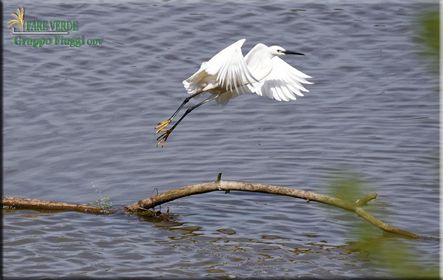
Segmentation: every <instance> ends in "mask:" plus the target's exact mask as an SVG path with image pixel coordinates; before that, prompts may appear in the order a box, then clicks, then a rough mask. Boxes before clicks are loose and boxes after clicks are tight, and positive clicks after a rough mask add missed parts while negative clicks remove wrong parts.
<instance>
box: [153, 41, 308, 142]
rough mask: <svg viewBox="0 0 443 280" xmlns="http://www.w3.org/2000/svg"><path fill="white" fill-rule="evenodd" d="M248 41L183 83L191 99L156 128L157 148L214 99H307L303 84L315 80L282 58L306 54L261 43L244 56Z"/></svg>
mask: <svg viewBox="0 0 443 280" xmlns="http://www.w3.org/2000/svg"><path fill="white" fill-rule="evenodd" d="M245 41H246V39H241V40H238V41H237V42H235V43H233V44H231V45H230V46H228V47H226V48H225V49H223V50H221V51H220V52H219V53H217V54H216V55H215V56H214V57H212V58H211V59H210V60H209V61H206V62H203V63H202V64H201V66H200V69H199V70H198V71H197V72H195V73H194V74H193V75H192V76H190V77H189V78H187V79H186V80H184V81H183V85H184V87H185V89H186V91H187V92H188V94H189V96H188V97H187V98H185V100H184V101H183V102H182V104H181V105H180V106H179V107H178V109H177V110H176V111H175V112H174V114H172V116H171V117H169V118H168V119H166V120H163V121H161V122H159V123H158V124H157V126H156V127H155V129H156V133H157V134H158V133H161V134H160V136H159V137H158V138H157V145H163V144H165V143H166V140H167V139H168V137H169V135H170V134H171V133H172V131H173V130H174V129H175V128H176V127H177V125H178V124H179V123H180V122H181V121H182V120H183V119H184V118H185V117H186V116H187V115H188V114H189V113H190V112H191V111H192V110H194V109H195V108H197V107H199V106H201V105H203V104H205V103H208V102H210V101H212V100H216V101H217V102H219V103H226V102H227V100H229V99H230V98H232V97H234V96H237V95H240V94H246V93H255V94H257V95H259V96H267V97H269V98H272V99H275V100H277V101H291V100H295V99H296V96H303V92H308V90H307V89H305V88H304V87H303V85H302V84H312V83H311V82H309V81H307V80H306V79H308V78H311V77H310V76H308V75H306V74H304V73H303V72H301V71H299V70H297V69H295V68H294V67H292V66H291V65H289V64H287V63H286V62H285V61H283V60H282V59H281V58H280V57H282V56H284V55H287V54H293V55H303V54H302V53H299V52H294V51H288V50H286V49H284V48H282V47H280V46H270V47H268V46H266V45H264V44H262V43H259V44H257V45H255V46H254V47H253V48H252V49H251V50H250V51H249V52H248V53H247V54H246V56H243V54H242V50H241V47H242V45H243V43H244V42H245ZM206 92H209V93H210V94H211V95H210V96H209V97H208V98H206V99H204V100H203V101H201V102H200V103H198V104H196V105H194V106H191V107H189V108H188V109H187V110H186V112H185V113H184V114H183V115H182V117H181V118H180V119H178V121H177V122H176V123H175V124H174V125H173V126H172V127H171V128H169V129H168V126H169V124H170V123H171V122H172V121H173V120H174V118H175V117H176V115H177V114H178V113H179V112H180V110H181V109H182V108H183V107H184V106H185V105H186V104H187V103H188V102H189V100H191V99H192V98H194V97H196V96H198V95H200V94H203V93H206Z"/></svg>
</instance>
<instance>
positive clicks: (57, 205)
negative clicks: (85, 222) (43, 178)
mask: <svg viewBox="0 0 443 280" xmlns="http://www.w3.org/2000/svg"><path fill="white" fill-rule="evenodd" d="M2 205H3V206H7V207H9V208H16V209H32V210H49V211H75V212H82V213H90V214H110V213H113V212H114V211H115V210H112V209H103V208H100V207H96V206H92V205H88V204H77V203H66V202H59V201H49V200H40V199H31V198H23V197H10V196H7V197H4V198H3V201H2Z"/></svg>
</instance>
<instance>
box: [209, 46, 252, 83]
mask: <svg viewBox="0 0 443 280" xmlns="http://www.w3.org/2000/svg"><path fill="white" fill-rule="evenodd" d="M245 41H246V39H241V40H238V41H237V42H235V43H234V44H232V45H230V46H229V47H227V48H225V49H223V50H222V51H220V52H219V53H218V54H216V55H215V56H214V57H213V58H211V59H210V60H209V61H208V62H207V64H206V70H205V71H206V72H207V73H208V74H209V75H214V76H216V77H217V78H216V79H217V81H218V83H219V85H220V86H221V87H223V88H224V89H226V90H233V89H236V88H238V87H240V86H242V85H245V84H249V83H253V82H256V81H257V80H256V79H255V78H254V76H252V74H251V72H250V71H249V68H248V65H247V64H246V60H245V58H244V57H243V54H242V51H241V47H242V46H243V43H244V42H245Z"/></svg>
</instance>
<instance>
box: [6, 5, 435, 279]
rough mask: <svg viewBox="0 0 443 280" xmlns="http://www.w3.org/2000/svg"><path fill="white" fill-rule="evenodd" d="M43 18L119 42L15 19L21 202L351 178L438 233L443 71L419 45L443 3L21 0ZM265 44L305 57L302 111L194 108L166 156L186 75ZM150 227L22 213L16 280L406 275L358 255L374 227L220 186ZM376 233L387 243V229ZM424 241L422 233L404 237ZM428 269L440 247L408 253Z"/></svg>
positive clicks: (11, 270) (424, 229)
mask: <svg viewBox="0 0 443 280" xmlns="http://www.w3.org/2000/svg"><path fill="white" fill-rule="evenodd" d="M3 5H4V7H3V8H4V11H3V16H4V19H3V26H6V22H7V20H9V19H10V14H11V13H12V12H13V11H15V10H16V9H17V7H18V6H21V5H24V6H25V11H26V18H25V20H37V19H46V20H53V19H70V20H77V21H78V22H79V31H77V32H73V33H72V36H77V37H78V36H82V35H83V36H85V37H87V38H102V39H104V42H103V45H102V46H101V47H89V46H82V47H80V48H74V47H73V48H69V47H66V46H45V47H43V48H33V47H29V46H16V45H13V44H12V41H11V40H12V39H11V38H12V35H11V34H10V32H9V31H8V30H7V29H6V28H4V29H3V40H4V72H3V75H4V84H3V89H4V96H3V106H4V107H3V116H4V122H3V141H4V146H3V149H4V154H3V160H4V161H3V164H4V173H3V174H4V177H3V183H4V185H3V186H4V189H3V192H4V194H5V195H14V196H24V197H31V198H39V199H49V200H59V201H67V202H78V203H90V202H93V201H95V200H96V199H97V198H102V197H105V196H108V197H109V198H110V200H111V202H112V203H113V205H114V206H117V207H119V206H123V205H127V204H130V203H133V202H135V201H137V200H139V199H141V198H145V197H148V196H150V195H152V194H154V193H155V192H156V190H158V191H159V192H163V191H167V190H170V189H172V188H176V187H181V186H184V185H189V184H193V183H199V182H206V181H212V180H214V179H215V178H216V176H217V174H218V173H219V172H222V173H223V179H225V180H239V181H251V182H260V183H269V184H274V185H284V186H292V187H296V188H299V189H303V190H311V191H315V192H319V193H324V194H331V193H332V192H333V190H332V189H331V187H330V186H331V181H332V180H333V178H335V177H336V176H337V174H340V173H348V172H351V173H357V174H359V178H360V179H361V180H363V181H364V186H366V187H367V189H365V192H366V191H367V192H369V191H375V192H377V193H378V194H379V196H378V198H377V200H375V201H373V202H371V205H372V207H371V208H370V209H371V212H372V213H374V214H375V215H376V216H378V217H380V218H381V219H383V220H384V221H386V222H389V223H393V224H394V225H396V226H398V227H400V228H404V229H407V230H411V231H414V232H418V233H422V234H430V235H438V234H439V212H438V206H439V197H438V196H439V170H438V169H439V138H438V137H439V132H438V131H439V96H438V88H439V75H438V71H437V69H438V67H437V66H436V63H435V61H433V58H432V57H430V56H427V55H426V54H425V52H426V50H425V49H424V48H423V46H422V45H421V44H419V43H418V42H417V40H416V39H417V38H418V36H419V33H418V29H419V28H418V23H417V19H418V17H419V15H420V14H421V13H422V12H423V11H428V10H432V9H437V8H438V2H413V1H397V2H387V3H386V2H382V1H372V2H366V3H360V2H351V1H328V2H324V3H315V2H314V1H312V3H310V2H308V1H304V2H295V1H280V2H274V3H273V4H270V3H268V4H267V3H265V2H252V1H251V2H249V1H248V2H241V1H240V2H238V1H232V2H228V1H218V2H217V1H216V2H214V3H212V4H209V3H207V2H203V1H201V2H200V1H184V2H182V1H147V3H145V2H143V1H139V2H123V1H92V2H80V1H73V2H70V4H63V3H62V2H59V1H48V2H41V3H36V2H35V1H8V2H6V3H4V4H3ZM241 38H246V39H247V41H246V43H245V45H244V49H243V50H244V53H246V52H247V51H248V50H249V49H250V48H251V47H253V46H254V45H255V44H256V43H258V42H263V43H265V44H268V45H273V44H277V45H281V46H283V47H286V48H287V49H291V50H295V51H299V52H303V53H305V56H303V57H300V56H296V57H292V56H288V57H285V58H284V59H285V60H286V61H287V62H288V63H289V64H291V65H293V66H295V67H297V68H298V69H299V70H301V71H303V72H305V73H306V74H308V75H310V76H312V77H313V79H312V81H313V82H314V83H315V84H313V85H308V89H309V90H310V92H309V93H308V94H306V96H305V97H303V98H297V100H296V101H295V102H288V103H285V102H277V101H273V100H270V99H267V98H265V97H258V96H255V95H245V96H240V97H237V98H235V99H233V100H232V101H231V102H230V103H228V105H226V106H223V107H222V106H220V105H217V104H215V103H214V104H212V103H209V104H206V105H204V106H202V107H200V108H198V109H197V110H195V111H193V112H192V113H191V114H190V115H189V116H188V117H187V118H186V119H185V120H184V121H183V123H182V124H181V125H180V126H179V127H178V128H177V130H176V131H174V133H173V134H172V135H171V136H170V138H169V140H168V144H167V145H166V146H165V147H164V148H157V147H156V140H155V139H156V135H155V134H154V126H155V125H156V124H157V122H159V121H160V120H162V119H165V118H167V117H168V116H169V115H170V114H171V113H172V112H173V111H174V110H175V109H176V108H177V106H178V105H179V104H180V102H181V101H182V100H183V98H184V97H185V96H186V94H185V91H184V89H183V87H182V84H181V81H182V80H183V79H185V78H187V77H188V76H190V75H191V74H192V73H193V72H194V71H196V70H197V69H198V67H199V65H200V63H201V62H202V61H205V60H207V59H208V58H210V57H211V56H212V55H213V54H215V53H216V52H217V51H219V50H220V49H222V48H224V47H226V46H227V45H229V44H231V43H232V42H234V41H236V40H238V39H241ZM166 207H169V209H170V211H171V212H173V213H174V214H176V215H177V216H176V220H175V221H171V222H152V221H146V220H143V219H141V218H138V217H136V216H128V215H125V214H121V213H119V214H114V215H109V216H95V215H85V214H81V213H72V212H70V213H44V212H35V211H3V226H4V229H3V238H4V240H3V256H4V259H3V273H4V275H5V276H9V277H30V276H48V277H59V276H71V277H72V276H76V277H79V276H84V277H123V276H138V277H140V276H147V277H159V276H162V277H167V278H171V277H180V278H183V277H185V278H188V277H192V278H194V277H195V278H201V277H219V276H220V277H231V278H233V277H237V278H244V277H271V276H272V277H277V276H278V277H299V276H307V277H313V276H314V277H321V278H329V277H334V276H335V277H337V276H353V277H365V276H372V277H374V276H391V271H390V270H389V268H387V267H382V266H378V265H373V264H371V262H367V261H366V260H365V259H364V258H362V257H363V256H362V255H364V252H358V251H357V252H356V251H350V250H346V249H345V248H346V247H347V246H348V245H349V244H352V242H354V241H355V239H356V236H355V234H353V233H352V232H353V227H354V225H355V224H356V222H358V221H359V218H358V217H357V216H356V215H354V214H352V213H347V212H344V211H343V210H340V209H336V208H333V207H329V206H326V205H321V204H318V203H309V204H307V203H306V202H305V201H302V200H297V199H293V198H286V197H277V196H271V195H263V194H254V193H239V192H231V193H229V194H224V193H209V194H204V195H199V196H192V197H188V198H183V199H180V200H177V201H173V202H170V203H168V204H166V205H164V206H163V210H164V209H166ZM377 234H378V236H376V237H377V238H383V237H382V235H383V234H382V232H381V231H378V232H377ZM404 242H406V241H404ZM408 244H410V245H411V246H413V247H414V248H415V249H414V250H416V251H417V252H418V254H419V256H420V257H419V258H417V259H416V260H415V262H416V264H417V265H421V266H426V267H436V266H438V264H439V256H438V254H439V243H438V241H432V240H431V241H429V240H427V241H414V242H408Z"/></svg>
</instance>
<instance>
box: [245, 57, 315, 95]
mask: <svg viewBox="0 0 443 280" xmlns="http://www.w3.org/2000/svg"><path fill="white" fill-rule="evenodd" d="M309 78H311V76H309V75H306V74H305V73H303V72H301V71H299V70H297V69H295V68H294V67H292V66H291V65H289V64H288V63H286V62H285V61H283V60H282V59H281V58H279V57H274V58H272V71H271V72H270V73H269V74H268V75H267V76H266V77H265V78H263V79H262V80H261V81H259V82H255V83H253V84H252V86H248V88H249V91H250V92H253V93H255V94H257V95H259V96H267V97H269V98H272V99H275V100H277V101H290V100H295V99H296V96H304V95H303V93H302V92H309V91H308V90H307V89H306V88H305V87H304V86H303V84H312V82H309V81H307V80H306V79H309Z"/></svg>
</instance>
